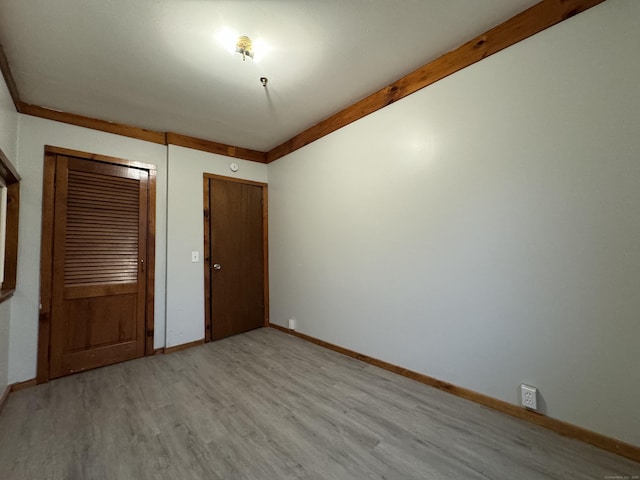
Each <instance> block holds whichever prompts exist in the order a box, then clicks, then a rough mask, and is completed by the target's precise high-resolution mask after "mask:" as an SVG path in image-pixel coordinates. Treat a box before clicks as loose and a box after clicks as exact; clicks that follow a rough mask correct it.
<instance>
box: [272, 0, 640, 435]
mask: <svg viewBox="0 0 640 480" xmlns="http://www.w3.org/2000/svg"><path fill="white" fill-rule="evenodd" d="M638 18H640V2H637V1H636V0H610V1H608V2H605V3H604V4H601V5H599V6H597V7H595V8H593V9H592V10H589V11H587V12H586V13H582V14H580V15H578V16H577V17H574V18H572V19H570V20H568V21H566V22H564V23H562V24H560V25H558V26H556V27H554V28H551V29H549V30H547V31H544V32H542V33H540V34H538V35H536V36H534V37H532V38H530V39H528V40H526V41H524V42H522V43H519V44H517V45H515V46H513V47H511V48H509V49H507V50H505V51H503V52H501V53H499V54H496V55H494V56H492V57H490V58H488V59H486V60H484V61H482V62H480V63H478V64H476V65H473V66H471V67H469V68H467V69H464V70H462V71H460V72H458V73H457V74H455V75H453V76H451V77H448V78H446V79H444V80H442V81H441V82H439V83H437V84H435V85H432V86H430V87H428V88H426V89H424V90H422V91H420V92H418V93H416V94H414V95H412V96H410V97H408V98H406V99H404V100H402V101H400V102H398V103H396V104H394V105H392V106H390V107H387V108H385V109H383V110H381V111H379V112H377V113H375V114H372V115H370V116H368V117H366V118H364V119H362V120H360V121H358V122H356V123H355V124H352V125H350V126H348V127H345V128H343V129H341V130H339V131H337V132H335V133H333V134H331V135H329V136H327V137H325V138H323V139H321V140H319V141H317V142H315V143H313V144H311V145H309V146H307V147H305V148H303V149H301V150H298V151H296V152H294V153H292V154H290V155H289V156H287V157H285V158H283V159H280V160H278V161H277V162H275V163H273V164H270V165H269V172H268V173H269V187H270V188H269V199H270V200H269V201H270V212H269V215H270V217H269V221H270V232H271V235H270V249H271V253H270V271H271V283H270V288H271V322H273V323H277V324H279V325H283V326H284V325H286V321H287V319H288V318H289V317H294V318H296V320H297V325H298V330H299V331H301V332H303V333H307V334H309V335H312V336H315V337H319V338H321V339H323V340H326V341H329V342H332V343H335V344H338V345H342V346H345V347H347V348H350V349H353V350H356V351H359V352H362V353H365V354H367V355H370V356H373V357H377V358H380V359H383V360H386V361H389V362H391V363H394V364H398V365H401V366H404V367H407V368H409V369H412V370H416V371H419V372H423V373H425V374H427V375H431V376H433V377H436V378H439V379H442V380H445V381H448V382H451V383H453V384H456V385H459V386H463V387H466V388H470V389H472V390H475V391H477V392H481V393H483V394H487V395H490V396H492V397H496V398H499V399H502V400H505V401H507V402H512V403H517V402H518V400H517V399H518V396H517V395H518V385H519V384H520V383H521V382H526V383H530V384H533V385H536V386H537V387H538V388H539V389H540V393H541V398H542V400H543V405H542V411H543V412H545V413H546V414H548V415H550V416H552V417H555V418H559V419H562V420H564V421H568V422H571V423H574V424H577V425H580V426H582V427H585V428H587V429H590V430H593V431H596V432H600V433H602V434H605V435H609V436H612V437H615V438H618V439H621V440H624V441H627V442H630V443H632V444H635V445H640V408H638V401H637V399H638V398H640V354H639V350H638V341H639V340H640V91H639V90H638V85H640V62H638V61H637V58H638V51H640V29H638V26H637V20H638Z"/></svg>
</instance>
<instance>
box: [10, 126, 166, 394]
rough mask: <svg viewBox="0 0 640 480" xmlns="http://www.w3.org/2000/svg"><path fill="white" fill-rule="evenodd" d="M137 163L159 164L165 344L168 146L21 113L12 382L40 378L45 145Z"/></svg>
mask: <svg viewBox="0 0 640 480" xmlns="http://www.w3.org/2000/svg"><path fill="white" fill-rule="evenodd" d="M45 145H51V146H56V147H64V148H71V149H74V150H80V151H84V152H90V153H97V154H101V155H108V156H113V157H119V158H125V159H128V160H137V161H140V162H145V163H151V164H154V165H156V166H157V194H156V283H155V307H154V308H155V340H154V343H155V346H156V347H161V346H163V345H164V340H165V338H164V331H165V284H166V281H165V272H166V262H165V259H166V236H165V233H166V198H167V196H166V184H167V168H166V163H167V161H166V147H165V146H164V145H157V144H153V143H148V142H144V141H141V140H136V139H133V138H127V137H122V136H118V135H112V134H109V133H105V132H98V131H95V130H89V129H86V128H81V127H76V126H73V125H66V124H63V123H58V122H53V121H50V120H45V119H41V118H35V117H30V116H27V115H19V142H18V156H19V159H20V160H19V166H20V174H21V176H22V184H21V186H20V189H21V192H20V197H21V201H20V241H19V255H18V286H17V290H16V294H15V296H14V298H13V305H12V316H11V340H10V353H9V381H10V382H11V383H13V382H20V381H24V380H30V379H32V378H34V377H35V374H36V357H37V345H38V310H39V309H38V304H39V302H38V299H39V290H40V234H41V221H42V172H43V164H44V146H45Z"/></svg>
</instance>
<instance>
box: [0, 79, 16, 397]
mask: <svg viewBox="0 0 640 480" xmlns="http://www.w3.org/2000/svg"><path fill="white" fill-rule="evenodd" d="M17 139H18V114H17V113H16V109H15V107H14V105H13V100H12V99H11V95H10V94H9V90H8V89H7V85H6V83H5V81H4V78H3V77H2V75H0V148H1V149H2V151H3V152H4V153H5V155H6V156H7V157H8V158H9V160H10V161H11V163H13V165H14V166H15V167H17V166H18V159H17V158H16V151H17V146H16V145H17ZM11 303H12V300H11V299H9V300H7V301H5V302H4V303H2V304H1V305H0V396H1V395H2V394H3V393H4V391H5V388H6V387H7V385H8V383H9V325H10V322H11Z"/></svg>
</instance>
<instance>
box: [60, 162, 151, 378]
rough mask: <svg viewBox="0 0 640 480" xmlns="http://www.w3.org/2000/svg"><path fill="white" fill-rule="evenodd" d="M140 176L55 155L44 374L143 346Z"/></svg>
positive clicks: (144, 180) (143, 193) (91, 364)
mask: <svg viewBox="0 0 640 480" xmlns="http://www.w3.org/2000/svg"><path fill="white" fill-rule="evenodd" d="M148 180H149V172H148V171H146V170H144V169H139V168H131V167H128V166H123V165H114V164H109V163H102V162H97V161H89V160H85V159H80V158H73V157H70V156H65V155H56V157H55V193H54V224H53V239H52V240H53V255H52V257H53V268H52V276H51V326H50V329H51V332H50V363H49V365H50V371H49V377H50V378H56V377H60V376H63V375H68V374H70V373H74V372H78V371H82V370H87V369H90V368H96V367H100V366H104V365H109V364H112V363H116V362H121V361H124V360H129V359H132V358H136V357H140V356H143V355H144V353H145V300H146V287H147V285H146V284H147V280H146V275H145V268H146V265H145V262H146V255H147V225H148V224H147V219H148V218H147V217H148V192H149V189H148V186H149V185H148Z"/></svg>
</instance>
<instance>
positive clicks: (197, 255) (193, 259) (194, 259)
mask: <svg viewBox="0 0 640 480" xmlns="http://www.w3.org/2000/svg"><path fill="white" fill-rule="evenodd" d="M199 261H200V252H191V263H198V262H199Z"/></svg>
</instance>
